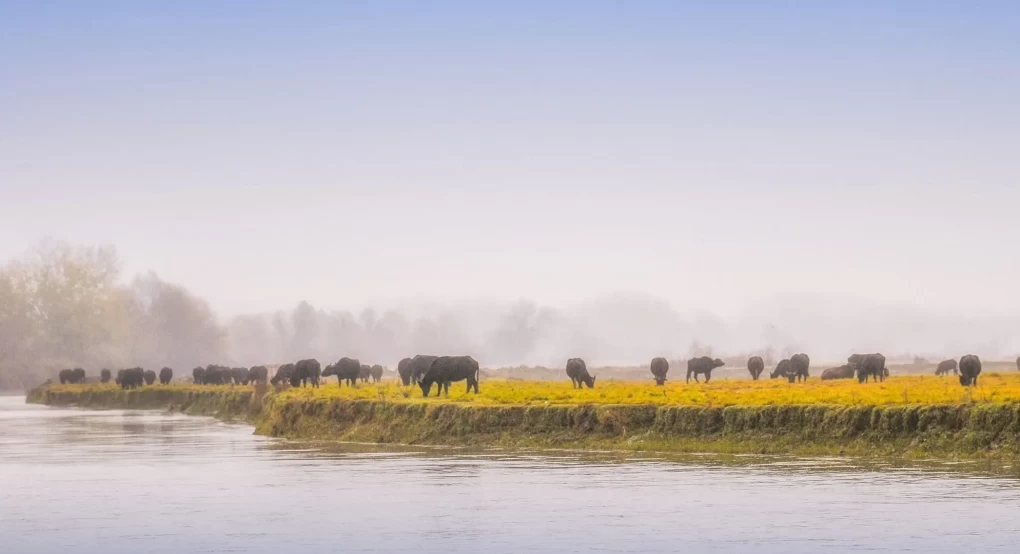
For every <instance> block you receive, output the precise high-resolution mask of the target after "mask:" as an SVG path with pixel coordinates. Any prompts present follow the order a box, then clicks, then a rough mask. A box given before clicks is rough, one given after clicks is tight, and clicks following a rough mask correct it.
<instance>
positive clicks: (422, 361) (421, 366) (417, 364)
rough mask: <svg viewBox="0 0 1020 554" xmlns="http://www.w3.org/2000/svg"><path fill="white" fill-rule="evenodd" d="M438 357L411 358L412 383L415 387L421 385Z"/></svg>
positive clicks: (420, 356) (421, 355)
mask: <svg viewBox="0 0 1020 554" xmlns="http://www.w3.org/2000/svg"><path fill="white" fill-rule="evenodd" d="M438 357H439V356H432V355H429V354H418V355H417V356H415V357H413V358H411V382H412V383H414V384H415V385H417V384H419V383H421V377H422V375H425V372H426V371H428V370H429V367H431V366H432V362H434V361H435V359H436V358H438Z"/></svg>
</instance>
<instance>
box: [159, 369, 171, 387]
mask: <svg viewBox="0 0 1020 554" xmlns="http://www.w3.org/2000/svg"><path fill="white" fill-rule="evenodd" d="M173 378H174V370H172V369H170V368H169V367H164V368H163V369H161V370H159V384H160V385H169V384H170V380H171V379H173Z"/></svg>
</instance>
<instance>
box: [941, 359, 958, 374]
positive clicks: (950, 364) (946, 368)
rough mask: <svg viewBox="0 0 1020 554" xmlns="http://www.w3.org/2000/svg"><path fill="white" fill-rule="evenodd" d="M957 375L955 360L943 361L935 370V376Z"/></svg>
mask: <svg viewBox="0 0 1020 554" xmlns="http://www.w3.org/2000/svg"><path fill="white" fill-rule="evenodd" d="M950 373H952V374H953V375H959V374H960V372H959V371H958V370H957V366H956V360H943V361H941V362H939V366H938V367H936V368H935V375H949V374H950Z"/></svg>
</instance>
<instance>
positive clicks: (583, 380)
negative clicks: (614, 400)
mask: <svg viewBox="0 0 1020 554" xmlns="http://www.w3.org/2000/svg"><path fill="white" fill-rule="evenodd" d="M567 377H570V384H572V385H573V386H574V388H575V389H580V388H584V385H588V388H589V389H593V388H595V378H594V377H592V376H591V375H589V374H588V366H587V365H586V364H585V363H584V360H582V359H581V358H570V359H569V360H567Z"/></svg>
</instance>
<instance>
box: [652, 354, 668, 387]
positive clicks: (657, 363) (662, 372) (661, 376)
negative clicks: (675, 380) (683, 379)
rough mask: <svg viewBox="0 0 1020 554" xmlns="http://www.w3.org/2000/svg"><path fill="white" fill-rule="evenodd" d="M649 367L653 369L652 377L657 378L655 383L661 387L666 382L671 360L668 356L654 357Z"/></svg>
mask: <svg viewBox="0 0 1020 554" xmlns="http://www.w3.org/2000/svg"><path fill="white" fill-rule="evenodd" d="M648 369H650V370H651V371H652V377H654V378H655V384H656V385H659V386H660V387H661V386H662V385H664V384H666V374H667V373H669V362H668V361H666V358H652V363H651V364H649V366H648Z"/></svg>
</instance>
